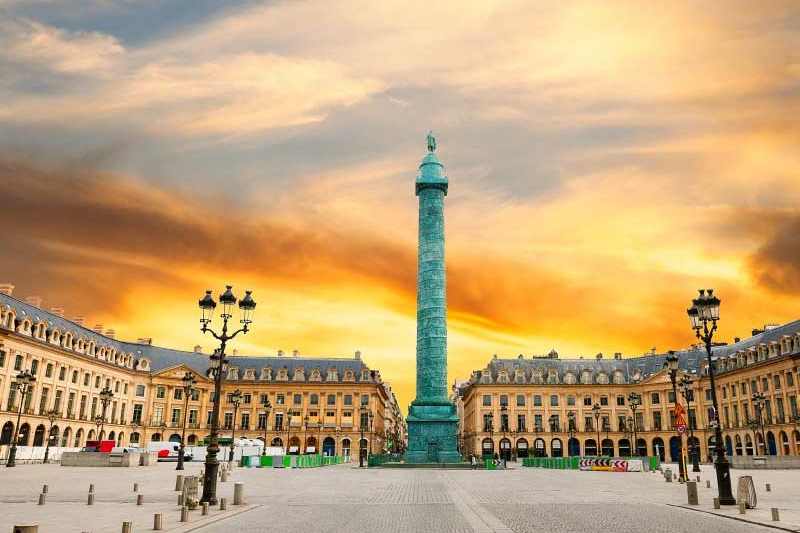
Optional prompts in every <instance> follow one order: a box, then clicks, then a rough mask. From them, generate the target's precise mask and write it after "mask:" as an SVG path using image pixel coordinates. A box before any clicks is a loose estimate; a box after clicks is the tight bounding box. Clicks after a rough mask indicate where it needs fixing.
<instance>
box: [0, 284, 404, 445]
mask: <svg viewBox="0 0 800 533" xmlns="http://www.w3.org/2000/svg"><path fill="white" fill-rule="evenodd" d="M96 329H97V328H96ZM229 360H230V364H229V367H228V371H227V374H226V376H225V379H224V381H223V387H222V394H223V398H222V400H223V403H222V405H221V413H220V424H221V426H222V432H221V436H223V437H225V436H227V437H230V436H231V433H232V430H233V427H234V425H235V428H236V436H237V437H239V436H245V437H248V438H251V439H255V438H262V439H263V438H264V434H265V429H266V438H267V441H268V443H269V444H274V445H277V446H284V445H285V443H286V442H287V439H288V442H289V445H290V447H291V446H293V447H295V451H296V452H300V453H302V452H304V451H305V450H306V449H308V450H309V451H311V449H316V450H319V449H320V448H322V449H323V450H325V451H329V452H331V453H335V454H337V455H340V454H343V453H345V454H346V453H352V454H354V455H355V454H356V453H357V443H358V442H359V439H360V438H361V431H360V427H361V420H360V417H359V406H360V403H361V401H362V400H364V401H366V403H367V405H368V409H369V410H370V411H372V412H373V413H374V419H373V423H372V427H371V428H370V427H369V421H368V420H366V421H365V424H364V428H365V429H364V441H363V442H364V447H365V449H367V450H371V451H372V452H374V453H379V452H381V451H384V450H386V448H387V445H386V442H387V437H388V436H390V435H400V438H404V436H405V433H406V429H405V426H404V422H403V420H402V417H400V416H398V413H399V412H400V409H399V406H397V402H396V399H395V397H394V394H393V393H392V391H391V387H390V386H389V384H388V383H386V382H384V381H383V379H382V378H381V375H380V372H379V371H377V370H373V369H370V368H369V366H367V364H366V363H365V362H364V361H363V360H362V359H361V354H360V352H356V354H355V357H351V358H319V357H301V356H300V354H299V353H298V352H295V353H293V354H292V355H286V354H284V353H283V352H282V351H281V352H279V353H278V355H277V356H271V357H244V356H238V355H233V356H231V357H230V359H229ZM208 366H209V357H208V354H204V353H202V351H201V350H200V349H199V347H198V348H197V349H196V350H195V351H181V350H173V349H169V348H161V347H157V346H153V345H152V343H150V342H149V340H141V342H137V343H132V342H123V341H119V340H117V339H115V338H112V337H111V336H109V335H106V334H105V333H99V332H98V331H94V330H90V329H88V328H85V327H83V326H82V325H81V324H79V323H76V322H75V321H72V320H67V319H65V318H63V317H62V316H60V313H53V312H50V311H45V310H43V309H40V308H39V307H36V306H34V305H31V304H29V303H26V302H22V301H19V300H17V299H15V298H13V297H12V296H10V295H8V294H2V293H0V446H4V445H5V446H7V445H9V444H10V443H11V440H12V438H13V434H14V428H15V425H16V423H17V413H18V408H19V395H18V393H17V392H16V391H14V390H12V387H11V382H12V380H13V379H14V377H15V376H16V375H17V374H18V373H19V372H20V371H22V370H30V371H32V372H33V373H34V374H35V375H36V381H35V382H34V384H33V387H32V390H31V393H29V394H28V395H27V396H26V398H25V404H24V405H23V411H22V413H23V414H22V419H21V422H20V437H19V441H18V442H19V444H20V445H33V446H44V445H46V443H47V441H46V438H47V434H48V433H49V420H48V418H47V411H49V410H51V409H54V410H56V411H57V412H58V419H57V420H56V421H55V423H54V425H53V431H52V435H53V436H54V438H53V439H52V440H51V445H61V446H83V445H84V443H85V442H86V440H94V439H95V438H96V437H97V426H96V425H95V422H94V420H95V416H96V415H99V414H101V411H102V407H101V402H100V397H99V395H100V391H101V390H102V389H103V388H104V387H108V388H109V389H111V391H112V392H113V393H114V397H113V398H112V401H111V402H110V403H109V404H108V407H107V409H106V417H105V424H104V425H103V429H102V435H101V437H102V438H104V439H109V440H116V441H117V443H118V444H119V445H128V444H131V443H133V444H140V445H141V446H145V444H146V442H148V441H158V440H173V441H175V440H179V439H180V434H181V430H182V426H183V424H184V421H185V422H186V441H187V445H197V444H202V442H203V440H204V438H205V437H207V436H208V435H209V431H210V419H209V418H210V412H211V410H212V408H213V400H212V394H213V388H214V384H213V381H212V380H211V379H209V378H208V377H207V376H208ZM186 372H192V373H193V374H194V375H195V377H196V379H197V386H196V387H197V392H196V393H195V394H194V395H192V396H191V397H190V398H189V401H188V409H187V404H186V399H185V398H184V397H183V394H182V393H183V391H182V388H181V385H182V382H181V378H182V377H183V376H184V375H185V374H186ZM235 389H240V390H241V391H242V393H243V394H244V399H243V401H242V404H241V405H240V407H239V409H238V410H237V412H236V417H235V419H234V409H233V405H232V404H231V403H230V401H229V400H230V398H229V394H230V393H231V392H233V391H234V390H235ZM267 398H268V399H269V401H270V402H271V404H272V412H271V413H270V416H269V419H267V418H266V416H265V413H264V408H263V407H262V403H263V400H264V399H267ZM289 412H292V414H293V419H292V425H291V427H290V428H289V427H287V425H286V419H287V414H288V413H289ZM187 416H188V418H186V417H187ZM306 416H308V417H309V419H308V422H306V420H305V417H306ZM184 419H185V420H184ZM351 450H352V452H351Z"/></svg>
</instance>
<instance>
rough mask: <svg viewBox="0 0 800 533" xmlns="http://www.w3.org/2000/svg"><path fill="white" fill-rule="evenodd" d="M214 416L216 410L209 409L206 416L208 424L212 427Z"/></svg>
mask: <svg viewBox="0 0 800 533" xmlns="http://www.w3.org/2000/svg"><path fill="white" fill-rule="evenodd" d="M213 417H214V411H209V412H208V416H206V425H207V426H209V427H211V423H212V422H211V419H212V418H213Z"/></svg>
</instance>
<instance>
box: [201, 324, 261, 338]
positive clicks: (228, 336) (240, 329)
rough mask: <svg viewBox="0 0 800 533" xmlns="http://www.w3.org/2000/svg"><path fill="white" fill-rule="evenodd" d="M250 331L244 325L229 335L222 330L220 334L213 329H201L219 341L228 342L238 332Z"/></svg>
mask: <svg viewBox="0 0 800 533" xmlns="http://www.w3.org/2000/svg"><path fill="white" fill-rule="evenodd" d="M248 331H250V330H249V329H248V328H247V327H246V326H245V327H243V328H239V329H238V330H236V331H234V332H233V333H232V334H231V335H228V333H227V332H226V331H225V330H223V331H222V335H218V334H217V333H216V332H215V331H214V330H213V329H211V328H205V329H203V330H202V332H203V333H211V336H212V337H214V338H215V339H217V340H218V341H220V342H228V341H229V340H231V339H233V338H235V337H236V336H237V335H238V334H239V333H247V332H248Z"/></svg>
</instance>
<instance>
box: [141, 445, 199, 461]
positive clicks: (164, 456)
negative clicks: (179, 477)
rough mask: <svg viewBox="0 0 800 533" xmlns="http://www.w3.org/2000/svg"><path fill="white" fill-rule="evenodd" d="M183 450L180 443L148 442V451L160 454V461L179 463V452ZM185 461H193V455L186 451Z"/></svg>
mask: <svg viewBox="0 0 800 533" xmlns="http://www.w3.org/2000/svg"><path fill="white" fill-rule="evenodd" d="M180 448H181V443H180V442H169V441H167V442H148V443H147V451H148V452H151V453H157V454H158V460H159V461H177V460H178V450H180ZM183 460H184V461H191V460H192V454H190V453H188V452H186V451H184V454H183Z"/></svg>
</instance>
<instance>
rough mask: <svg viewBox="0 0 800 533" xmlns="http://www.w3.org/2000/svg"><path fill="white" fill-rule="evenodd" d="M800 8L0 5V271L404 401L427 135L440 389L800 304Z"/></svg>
mask: <svg viewBox="0 0 800 533" xmlns="http://www.w3.org/2000/svg"><path fill="white" fill-rule="evenodd" d="M799 117H800V5H798V3H797V2H796V1H795V0H785V1H781V0H774V1H772V0H762V1H758V2H752V1H738V0H728V1H726V2H724V4H723V3H720V2H718V1H716V0H707V1H697V0H693V1H688V0H687V1H674V2H655V1H652V2H651V1H648V0H645V1H642V0H636V1H634V0H629V1H603V2H599V1H597V2H588V1H565V2H549V1H522V0H509V1H497V2H469V3H465V2H457V1H453V2H445V1H441V2H431V1H420V2H416V1H411V0H402V1H401V0H384V1H381V2H371V3H364V2H356V1H353V0H341V1H338V0H335V1H334V0H324V1H322V0H319V1H318V0H303V1H288V0H287V1H270V2H257V1H238V2H224V3H223V2H218V1H215V0H85V1H79V2H67V1H66V0H63V1H61V0H38V1H36V0H31V1H25V2H23V1H19V0H0V188H1V189H2V193H3V194H2V203H3V207H2V209H0V224H1V225H2V228H3V230H2V232H0V278H2V279H0V281H8V282H11V283H14V284H15V285H16V286H17V290H16V291H15V295H16V296H18V297H21V298H22V297H24V296H27V295H30V294H38V295H40V296H42V297H44V298H45V306H60V307H64V308H66V309H67V312H68V314H69V315H70V316H72V315H75V314H83V315H85V316H86V317H87V318H88V322H90V325H93V324H100V323H102V324H104V325H106V327H114V328H115V329H116V330H117V332H118V337H120V338H125V339H132V340H133V339H136V338H137V337H153V338H154V342H155V343H157V344H159V345H164V346H170V347H178V348H187V349H190V348H191V347H192V346H193V345H195V344H201V345H203V346H204V348H205V349H206V351H210V349H211V348H212V342H211V339H210V338H203V336H202V334H201V333H200V332H199V331H198V325H199V323H198V318H199V317H198V313H197V308H196V303H197V299H198V298H199V297H200V296H201V295H202V294H203V290H204V289H206V288H213V289H214V290H215V292H218V291H219V290H220V289H222V287H223V285H224V284H225V283H226V282H229V283H233V284H234V286H235V289H236V290H237V292H238V294H239V295H242V294H243V290H244V289H245V288H248V289H252V290H253V296H254V298H255V299H256V301H257V302H258V308H257V311H256V317H255V318H256V322H255V324H254V328H253V332H252V334H250V335H248V336H247V337H245V338H242V339H241V340H239V341H237V343H236V344H237V347H238V348H239V350H240V352H242V353H249V354H271V353H274V352H275V351H276V350H277V349H278V348H283V349H285V350H291V349H294V348H297V349H299V350H300V351H301V353H303V354H304V355H320V356H351V355H352V352H353V351H354V350H355V349H360V350H362V352H363V353H364V358H365V360H366V361H367V362H368V364H370V365H371V366H372V367H373V368H379V369H380V370H381V372H382V375H383V376H384V378H386V379H388V380H389V381H391V382H392V384H393V385H394V387H395V389H396V391H397V393H398V397H399V399H400V402H401V404H402V405H403V406H405V405H406V404H407V403H408V402H409V401H410V400H411V399H413V395H414V390H413V387H414V372H413V364H414V346H415V305H416V300H415V299H416V294H415V290H416V284H415V279H416V235H417V233H416V232H417V228H416V224H417V220H416V201H417V200H416V198H415V196H414V186H413V181H414V178H415V174H416V168H417V165H418V164H419V160H420V159H421V157H422V156H423V155H424V152H425V134H426V133H427V131H428V130H429V129H433V130H434V131H435V132H436V133H437V137H438V141H439V151H438V153H439V155H440V157H441V158H442V160H443V161H444V163H445V165H446V167H447V170H448V174H449V178H450V183H451V185H450V194H449V196H448V198H447V206H446V231H447V254H448V257H447V259H448V305H449V319H450V320H449V325H450V330H449V335H450V341H449V342H450V347H449V364H450V368H449V376H450V377H449V379H450V380H451V381H452V380H453V379H454V378H456V377H467V376H468V375H469V373H470V371H471V370H473V369H477V368H480V367H482V366H483V365H485V364H486V362H487V361H488V360H489V359H490V358H491V356H492V354H495V353H496V354H499V355H500V356H506V357H513V356H516V355H517V354H519V353H523V354H525V355H526V356H530V355H534V354H544V353H547V352H549V351H550V349H552V348H555V349H556V350H557V351H558V352H559V353H560V354H561V356H562V357H578V356H586V357H593V356H594V355H595V354H596V353H598V352H603V353H605V354H611V353H613V352H616V351H621V352H623V354H624V355H637V354H641V353H642V352H644V351H647V350H649V349H650V348H651V347H653V346H655V347H657V348H658V349H659V350H666V349H670V348H681V347H685V346H687V345H688V344H689V343H690V342H692V341H693V338H692V335H691V331H690V329H689V326H688V321H687V319H686V315H685V309H686V307H687V305H688V304H689V300H690V299H691V297H692V296H693V295H694V291H695V290H696V289H697V288H699V287H714V288H715V289H716V290H717V292H718V294H719V296H720V297H721V298H722V301H723V320H722V322H721V324H720V325H721V329H720V333H719V337H720V338H721V340H732V338H733V337H734V336H741V337H746V336H748V335H749V332H750V330H751V328H753V327H756V326H761V325H763V324H764V323H766V322H787V321H789V320H792V319H796V318H798V311H797V310H798V303H800V298H798V291H799V290H800V120H798V118H799Z"/></svg>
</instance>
